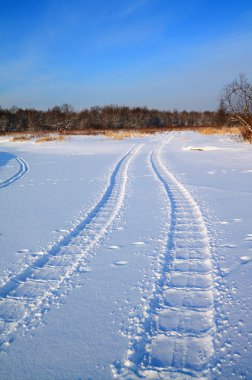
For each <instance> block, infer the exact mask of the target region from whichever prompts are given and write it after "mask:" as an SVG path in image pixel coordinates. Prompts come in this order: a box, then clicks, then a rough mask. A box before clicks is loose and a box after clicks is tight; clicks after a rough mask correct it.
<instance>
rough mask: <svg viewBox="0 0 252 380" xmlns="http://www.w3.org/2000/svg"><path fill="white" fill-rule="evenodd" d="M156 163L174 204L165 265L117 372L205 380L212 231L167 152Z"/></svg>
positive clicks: (211, 314)
mask: <svg viewBox="0 0 252 380" xmlns="http://www.w3.org/2000/svg"><path fill="white" fill-rule="evenodd" d="M168 141H169V140H166V141H164V143H163V144H161V145H160V146H159V147H158V148H157V149H155V150H154V151H153V152H152V154H151V156H150V163H151V166H152V169H153V171H154V173H155V175H156V177H157V179H158V180H159V181H160V183H161V184H162V186H163V188H164V190H165V192H166V194H167V196H168V198H169V202H170V210H169V219H170V230H169V231H168V234H167V241H166V247H165V252H164V257H163V264H162V267H161V268H160V273H159V277H158V279H157V282H156V284H155V285H154V290H153V294H152V296H151V298H150V300H149V303H148V306H147V308H146V310H145V313H144V316H143V317H142V320H140V322H138V326H137V328H136V331H137V332H136V333H135V334H134V335H133V336H130V344H129V349H128V354H127V359H126V360H125V362H124V363H123V365H120V364H118V363H117V364H116V365H115V366H114V368H113V372H114V375H115V377H118V378H120V379H136V378H148V379H181V380H182V379H191V378H200V379H205V378H208V377H209V367H210V363H211V357H212V355H213V352H214V348H213V334H214V331H215V322H214V293H213V278H212V272H213V266H212V260H211V251H210V245H209V240H208V234H207V229H206V226H205V223H204V219H203V217H202V214H201V211H200V209H199V207H198V205H197V203H196V202H195V200H194V199H193V198H192V196H191V195H190V193H189V192H188V190H187V189H186V188H185V187H184V186H183V185H182V184H181V183H180V182H179V181H178V180H177V179H176V178H175V176H174V175H173V174H172V173H170V172H169V171H168V169H167V168H166V166H165V165H164V163H163V161H162V158H161V152H162V149H163V147H164V145H165V144H166V143H167V142H168Z"/></svg>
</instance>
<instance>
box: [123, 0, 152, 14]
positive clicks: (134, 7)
mask: <svg viewBox="0 0 252 380" xmlns="http://www.w3.org/2000/svg"><path fill="white" fill-rule="evenodd" d="M148 1H149V0H139V1H135V2H134V3H132V4H131V5H129V6H128V7H127V8H124V9H123V10H122V11H121V12H119V13H118V14H117V17H118V18H123V17H127V16H129V15H131V14H132V13H134V12H135V11H136V10H138V9H139V8H141V7H142V6H143V5H144V4H146V3H147V2H148Z"/></svg>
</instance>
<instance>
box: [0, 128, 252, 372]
mask: <svg viewBox="0 0 252 380" xmlns="http://www.w3.org/2000/svg"><path fill="white" fill-rule="evenodd" d="M251 162H252V149H251V146H250V145H249V144H246V143H244V142H241V141H238V140H237V139H236V140H235V139H234V138H233V139H231V138H230V137H228V136H221V135H216V136H206V135H204V136H203V135H200V134H196V133H193V132H182V133H178V132H174V133H170V134H163V135H162V134H160V135H155V136H143V137H138V138H132V139H126V140H122V141H115V140H112V139H108V138H104V137H101V136H95V137H91V136H89V137H88V136H73V137H70V138H69V139H68V140H67V141H61V142H55V141H54V142H47V143H44V144H36V143H35V142H34V141H25V142H13V141H11V140H10V139H9V138H7V137H1V138H0V207H1V216H2V217H1V221H0V246H1V254H0V284H1V285H0V334H1V337H0V344H1V352H0V377H1V379H16V378H18V379H34V378H36V379H49V378H53V379H112V378H114V377H115V378H119V379H134V378H135V379H137V378H142V377H143V378H148V379H149V378H153V379H157V378H158V379H190V378H193V377H198V378H206V379H226V378H228V379H229V378H234V379H249V378H251V377H252V363H251V355H252V346H251V345H252V315H251V304H252V299H251V298H252V292H251V290H252V280H251V275H250V273H251V265H252V229H251V226H252V212H251V211H252V182H251V171H252V169H251Z"/></svg>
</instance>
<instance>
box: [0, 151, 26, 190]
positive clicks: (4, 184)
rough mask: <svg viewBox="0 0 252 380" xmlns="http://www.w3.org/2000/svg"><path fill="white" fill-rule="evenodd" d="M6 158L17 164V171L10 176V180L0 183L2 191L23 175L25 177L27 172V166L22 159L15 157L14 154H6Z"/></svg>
mask: <svg viewBox="0 0 252 380" xmlns="http://www.w3.org/2000/svg"><path fill="white" fill-rule="evenodd" d="M8 156H10V157H11V159H15V160H16V161H17V163H18V164H19V170H18V172H17V173H16V174H14V175H13V176H11V177H10V178H8V179H6V180H5V181H3V182H0V189H4V188H5V187H8V186H10V185H11V184H13V183H14V182H16V181H17V180H19V179H20V178H21V177H23V175H25V174H26V173H27V172H28V171H29V165H28V164H27V162H26V161H25V160H23V158H21V157H18V156H16V155H15V154H11V153H8Z"/></svg>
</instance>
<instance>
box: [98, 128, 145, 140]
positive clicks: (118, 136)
mask: <svg viewBox="0 0 252 380" xmlns="http://www.w3.org/2000/svg"><path fill="white" fill-rule="evenodd" d="M146 134H147V133H146V132H144V131H140V130H138V131H123V130H122V131H112V130H108V131H104V133H103V135H104V136H105V137H108V138H111V139H114V140H124V139H130V138H132V137H142V136H146Z"/></svg>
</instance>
